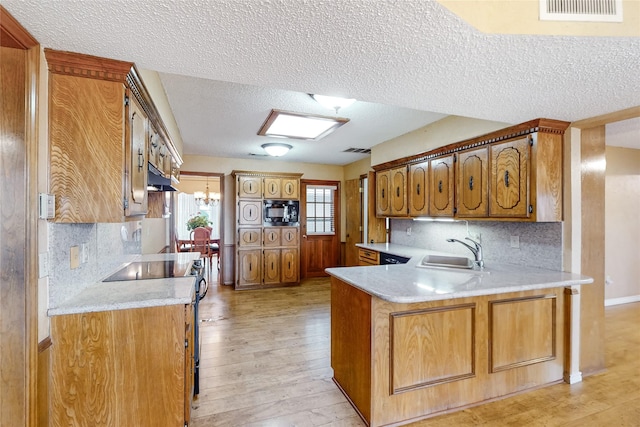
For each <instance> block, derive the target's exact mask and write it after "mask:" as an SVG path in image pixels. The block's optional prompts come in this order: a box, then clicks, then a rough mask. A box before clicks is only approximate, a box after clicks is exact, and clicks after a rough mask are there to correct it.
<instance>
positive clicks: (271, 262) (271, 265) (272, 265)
mask: <svg viewBox="0 0 640 427" xmlns="http://www.w3.org/2000/svg"><path fill="white" fill-rule="evenodd" d="M271 269H272V270H273V261H271Z"/></svg>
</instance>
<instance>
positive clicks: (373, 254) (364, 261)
mask: <svg viewBox="0 0 640 427" xmlns="http://www.w3.org/2000/svg"><path fill="white" fill-rule="evenodd" d="M358 265H380V252H377V251H372V250H369V249H364V248H358Z"/></svg>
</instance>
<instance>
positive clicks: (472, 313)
mask: <svg viewBox="0 0 640 427" xmlns="http://www.w3.org/2000/svg"><path fill="white" fill-rule="evenodd" d="M361 247H362V246H361ZM391 247H392V249H395V250H396V252H399V255H403V254H405V255H407V254H409V255H412V258H411V259H410V261H409V262H408V263H407V264H401V265H381V266H366V267H365V266H363V267H345V268H330V269H327V272H328V273H329V274H330V275H331V366H332V368H333V370H334V381H335V383H336V384H337V385H338V387H340V389H341V390H342V392H343V393H344V394H345V396H347V398H348V399H349V401H350V402H351V404H352V405H353V406H354V408H356V410H357V411H358V413H359V414H360V416H361V417H362V418H363V420H364V421H365V422H366V423H367V424H368V425H370V426H382V425H398V424H404V423H408V422H413V421H417V420H419V419H422V418H427V417H429V416H433V415H437V414H439V413H444V412H446V411H450V410H454V409H456V408H458V409H461V408H463V407H465V406H469V405H474V404H479V403H482V402H486V401H489V400H491V399H495V398H499V397H502V396H506V395H509V394H512V393H518V392H522V391H524V390H528V389H533V388H537V387H541V386H544V385H548V384H553V383H557V382H561V381H562V380H563V378H566V377H567V376H568V375H570V372H568V371H570V370H571V367H570V366H569V365H570V364H571V360H574V359H571V358H572V357H573V355H572V354H570V353H571V340H570V331H571V325H572V321H573V319H572V313H571V298H572V295H571V294H572V292H573V293H575V290H573V291H572V289H571V287H572V286H573V287H575V286H579V285H583V284H588V283H591V282H592V281H593V280H592V279H591V278H590V277H586V276H582V275H578V274H572V273H565V272H560V271H552V270H544V269H538V268H527V267H522V266H512V265H493V264H491V265H489V266H488V268H487V269H486V270H484V271H477V270H453V269H442V268H440V269H438V268H421V267H418V264H420V261H421V259H422V255H426V254H428V253H429V251H427V250H424V251H422V252H421V254H420V255H417V251H416V249H415V248H411V249H407V248H404V250H403V248H402V247H399V246H398V245H391ZM387 248H389V245H387ZM373 249H374V250H375V249H378V250H379V248H377V247H376V248H373ZM390 252H392V251H390Z"/></svg>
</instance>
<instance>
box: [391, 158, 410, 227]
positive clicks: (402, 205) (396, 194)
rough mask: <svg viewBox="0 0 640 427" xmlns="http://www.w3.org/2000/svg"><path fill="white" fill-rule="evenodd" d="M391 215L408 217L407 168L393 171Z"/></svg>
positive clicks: (403, 167)
mask: <svg viewBox="0 0 640 427" xmlns="http://www.w3.org/2000/svg"><path fill="white" fill-rule="evenodd" d="M389 181H390V182H391V194H390V196H391V215H393V216H407V214H408V210H407V167H406V166H402V167H399V168H396V169H392V170H391V177H390V180H389Z"/></svg>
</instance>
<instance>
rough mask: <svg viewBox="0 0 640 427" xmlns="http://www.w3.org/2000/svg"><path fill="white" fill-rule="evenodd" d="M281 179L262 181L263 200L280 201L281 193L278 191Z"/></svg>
mask: <svg viewBox="0 0 640 427" xmlns="http://www.w3.org/2000/svg"><path fill="white" fill-rule="evenodd" d="M280 186H281V179H280V178H265V179H264V198H265V199H281V198H282V192H281V191H280Z"/></svg>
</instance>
